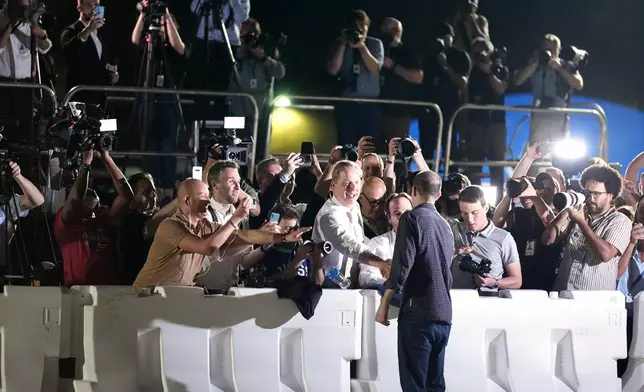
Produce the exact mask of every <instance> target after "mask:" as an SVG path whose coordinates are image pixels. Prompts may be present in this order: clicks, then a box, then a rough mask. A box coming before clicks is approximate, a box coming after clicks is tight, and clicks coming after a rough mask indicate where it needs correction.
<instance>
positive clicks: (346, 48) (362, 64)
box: [328, 10, 384, 145]
mask: <svg viewBox="0 0 644 392" xmlns="http://www.w3.org/2000/svg"><path fill="white" fill-rule="evenodd" d="M370 23H371V20H370V19H369V16H368V15H367V13H366V12H364V11H362V10H355V11H353V12H351V14H349V16H347V19H346V23H345V28H344V29H343V30H342V34H341V36H340V38H338V39H337V41H336V47H335V50H334V51H333V55H332V56H331V58H330V59H329V64H328V70H329V73H330V74H331V75H333V76H336V77H337V78H338V80H339V81H340V83H341V95H342V96H343V97H349V98H372V99H373V98H378V96H379V95H380V69H381V68H382V63H383V61H384V49H383V45H382V41H381V40H379V39H377V38H373V37H367V32H368V30H369V24H370ZM335 119H336V131H337V133H338V142H339V143H340V144H342V145H344V144H354V145H355V144H357V142H358V139H360V137H362V136H372V137H374V138H376V137H377V132H378V129H379V126H380V124H379V121H378V120H379V110H378V105H377V104H373V103H356V102H340V103H338V104H336V105H335Z"/></svg>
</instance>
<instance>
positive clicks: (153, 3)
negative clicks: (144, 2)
mask: <svg viewBox="0 0 644 392" xmlns="http://www.w3.org/2000/svg"><path fill="white" fill-rule="evenodd" d="M167 9H168V5H167V4H166V3H165V1H163V0H150V2H149V3H148V7H147V8H146V10H145V12H146V14H147V16H148V18H149V22H150V30H160V29H162V28H163V26H162V23H161V18H163V17H164V16H165V14H166V12H167Z"/></svg>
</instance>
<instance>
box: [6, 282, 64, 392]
mask: <svg viewBox="0 0 644 392" xmlns="http://www.w3.org/2000/svg"><path fill="white" fill-rule="evenodd" d="M61 308H62V293H61V291H60V289H59V288H55V287H51V288H50V287H38V288H36V287H19V286H6V287H5V288H4V293H3V294H2V295H1V296H0V327H1V329H0V333H1V334H2V343H1V344H0V346H1V350H0V352H1V353H2V354H1V357H0V369H1V372H0V391H2V392H38V391H42V392H55V391H57V390H58V358H59V357H60V337H61Z"/></svg>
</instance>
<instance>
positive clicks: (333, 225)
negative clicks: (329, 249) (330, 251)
mask: <svg viewBox="0 0 644 392" xmlns="http://www.w3.org/2000/svg"><path fill="white" fill-rule="evenodd" d="M318 225H319V227H318V229H319V231H320V232H321V233H322V236H323V237H324V238H323V239H324V240H325V241H329V242H330V243H331V244H333V248H334V249H335V250H337V251H338V252H339V253H340V254H342V255H343V256H347V257H351V258H352V259H354V260H358V258H359V257H360V254H361V253H363V252H366V251H367V250H369V247H368V246H367V245H366V244H365V243H364V242H363V241H362V240H360V239H358V238H356V236H355V235H353V233H352V232H351V231H349V230H350V228H351V227H352V223H351V221H350V220H349V216H348V215H346V214H343V213H341V212H330V213H328V214H325V215H323V216H321V217H320V219H319V221H318Z"/></svg>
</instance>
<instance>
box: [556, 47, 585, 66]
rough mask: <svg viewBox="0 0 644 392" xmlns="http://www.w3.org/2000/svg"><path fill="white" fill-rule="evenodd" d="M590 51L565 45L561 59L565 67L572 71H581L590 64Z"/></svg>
mask: <svg viewBox="0 0 644 392" xmlns="http://www.w3.org/2000/svg"><path fill="white" fill-rule="evenodd" d="M588 56H589V54H588V52H587V51H585V50H583V49H579V48H577V47H575V46H572V45H567V46H564V47H563V49H562V50H561V60H562V61H563V63H564V67H566V68H567V69H569V70H570V71H575V72H576V71H579V70H581V69H583V68H585V67H586V65H588Z"/></svg>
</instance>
